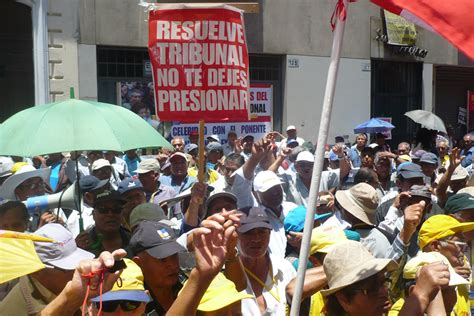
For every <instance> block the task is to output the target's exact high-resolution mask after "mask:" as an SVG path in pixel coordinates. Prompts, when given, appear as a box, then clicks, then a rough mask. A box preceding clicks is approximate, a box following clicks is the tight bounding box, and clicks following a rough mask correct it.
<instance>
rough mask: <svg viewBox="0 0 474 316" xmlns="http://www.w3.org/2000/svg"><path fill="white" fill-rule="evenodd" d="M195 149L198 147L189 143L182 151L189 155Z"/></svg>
mask: <svg viewBox="0 0 474 316" xmlns="http://www.w3.org/2000/svg"><path fill="white" fill-rule="evenodd" d="M195 149H198V145H196V144H193V143H189V144H187V145H186V146H184V151H185V152H186V153H187V154H189V152H190V151H193V150H195Z"/></svg>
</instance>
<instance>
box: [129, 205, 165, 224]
mask: <svg viewBox="0 0 474 316" xmlns="http://www.w3.org/2000/svg"><path fill="white" fill-rule="evenodd" d="M141 221H156V222H162V223H164V224H167V225H170V226H171V221H169V220H168V218H167V217H166V215H165V212H164V211H163V209H162V208H161V206H159V205H158V204H153V203H143V204H140V205H137V206H135V208H134V209H133V210H132V212H131V213H130V220H129V223H130V227H134V226H136V225H138V224H139V223H140V222H141Z"/></svg>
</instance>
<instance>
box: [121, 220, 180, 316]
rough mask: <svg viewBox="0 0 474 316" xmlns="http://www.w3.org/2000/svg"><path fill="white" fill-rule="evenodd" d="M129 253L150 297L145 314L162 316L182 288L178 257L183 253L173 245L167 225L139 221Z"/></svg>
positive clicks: (173, 239) (176, 245)
mask: <svg viewBox="0 0 474 316" xmlns="http://www.w3.org/2000/svg"><path fill="white" fill-rule="evenodd" d="M130 250H131V252H132V256H133V261H134V262H135V263H136V264H138V266H140V268H141V269H142V271H143V276H144V277H145V288H146V289H148V290H149V291H150V296H151V297H152V300H151V301H150V302H149V303H148V304H147V307H146V313H151V312H153V311H154V312H155V313H157V314H158V315H164V314H165V313H166V312H167V311H168V309H169V308H170V307H171V305H172V304H173V302H174V300H175V299H176V297H177V295H178V292H179V290H180V289H181V288H182V285H181V283H180V268H179V259H178V253H180V252H183V251H184V250H185V249H184V248H183V247H182V246H181V245H179V244H178V243H177V242H176V235H175V233H174V232H173V230H172V229H171V227H169V226H168V225H166V224H163V223H159V222H154V221H142V222H140V223H138V226H137V228H136V229H135V231H134V233H133V236H132V239H131V240H130Z"/></svg>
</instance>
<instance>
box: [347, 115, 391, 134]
mask: <svg viewBox="0 0 474 316" xmlns="http://www.w3.org/2000/svg"><path fill="white" fill-rule="evenodd" d="M394 128H395V126H393V125H392V124H390V123H389V122H387V121H384V120H381V119H378V118H371V119H370V120H368V121H367V122H364V123H362V124H359V125H357V126H356V127H355V128H354V133H368V134H371V133H383V132H388V131H390V130H392V129H394Z"/></svg>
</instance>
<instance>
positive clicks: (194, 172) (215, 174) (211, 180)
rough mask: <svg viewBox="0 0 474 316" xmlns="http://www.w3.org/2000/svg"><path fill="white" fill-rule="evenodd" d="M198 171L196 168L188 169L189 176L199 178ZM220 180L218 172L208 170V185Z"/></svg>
mask: <svg viewBox="0 0 474 316" xmlns="http://www.w3.org/2000/svg"><path fill="white" fill-rule="evenodd" d="M197 174H198V169H197V168H196V167H191V168H188V176H191V177H195V178H197ZM217 179H219V173H218V172H217V171H216V170H212V169H207V174H206V183H207V184H211V183H214V182H216V181H217Z"/></svg>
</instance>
